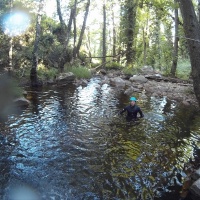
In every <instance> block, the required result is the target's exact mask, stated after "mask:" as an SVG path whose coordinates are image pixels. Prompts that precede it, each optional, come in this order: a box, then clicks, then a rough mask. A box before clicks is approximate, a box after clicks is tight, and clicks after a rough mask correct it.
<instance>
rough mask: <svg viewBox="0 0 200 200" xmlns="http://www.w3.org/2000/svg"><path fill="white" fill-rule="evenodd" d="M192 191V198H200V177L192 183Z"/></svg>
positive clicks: (196, 199)
mask: <svg viewBox="0 0 200 200" xmlns="http://www.w3.org/2000/svg"><path fill="white" fill-rule="evenodd" d="M190 191H191V193H192V199H194V200H199V199H200V179H198V180H197V181H195V182H194V183H193V184H192V186H191V187H190Z"/></svg>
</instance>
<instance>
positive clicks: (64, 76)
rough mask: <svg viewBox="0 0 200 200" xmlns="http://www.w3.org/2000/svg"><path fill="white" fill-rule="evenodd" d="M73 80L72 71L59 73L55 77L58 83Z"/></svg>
mask: <svg viewBox="0 0 200 200" xmlns="http://www.w3.org/2000/svg"><path fill="white" fill-rule="evenodd" d="M74 80H75V75H74V74H73V73H72V72H68V73H61V74H60V75H59V77H58V78H57V79H56V81H57V83H58V84H65V83H69V82H72V81H74Z"/></svg>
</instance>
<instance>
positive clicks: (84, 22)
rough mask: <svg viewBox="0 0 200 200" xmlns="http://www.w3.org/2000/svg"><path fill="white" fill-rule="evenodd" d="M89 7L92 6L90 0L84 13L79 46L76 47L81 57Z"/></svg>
mask: <svg viewBox="0 0 200 200" xmlns="http://www.w3.org/2000/svg"><path fill="white" fill-rule="evenodd" d="M89 7H90V0H88V1H87V4H86V9H85V15H84V19H83V25H82V28H81V33H80V36H79V40H78V44H77V47H76V53H77V56H78V57H79V52H80V47H81V44H82V40H83V35H84V32H85V27H86V22H87V16H88V12H89Z"/></svg>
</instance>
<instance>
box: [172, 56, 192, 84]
mask: <svg viewBox="0 0 200 200" xmlns="http://www.w3.org/2000/svg"><path fill="white" fill-rule="evenodd" d="M190 74H191V64H190V60H189V59H179V61H178V64H177V74H176V75H177V77H178V78H181V79H184V80H188V79H189V77H190Z"/></svg>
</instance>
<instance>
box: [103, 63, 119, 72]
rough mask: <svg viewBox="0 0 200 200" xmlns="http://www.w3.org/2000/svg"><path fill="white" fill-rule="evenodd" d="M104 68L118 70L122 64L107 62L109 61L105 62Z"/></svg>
mask: <svg viewBox="0 0 200 200" xmlns="http://www.w3.org/2000/svg"><path fill="white" fill-rule="evenodd" d="M105 68H106V69H107V70H111V69H114V70H119V69H122V66H121V64H120V63H118V62H109V63H107V64H106V66H105Z"/></svg>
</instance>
